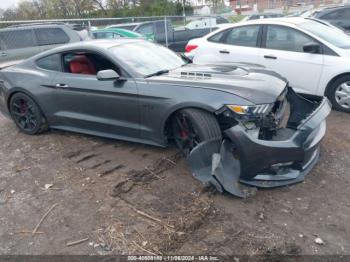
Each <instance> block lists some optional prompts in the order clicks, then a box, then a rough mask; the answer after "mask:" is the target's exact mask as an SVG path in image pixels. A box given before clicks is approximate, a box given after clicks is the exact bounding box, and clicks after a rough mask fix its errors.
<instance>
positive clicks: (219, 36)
mask: <svg viewBox="0 0 350 262" xmlns="http://www.w3.org/2000/svg"><path fill="white" fill-rule="evenodd" d="M226 32H227V31H226V30H225V31H221V32H219V33H217V34H215V35H213V36H212V37H210V38H209V39H208V41H209V42H214V43H220V42H222V38H223V36H224V35H225V33H226Z"/></svg>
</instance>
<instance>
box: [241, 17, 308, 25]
mask: <svg viewBox="0 0 350 262" xmlns="http://www.w3.org/2000/svg"><path fill="white" fill-rule="evenodd" d="M305 21H307V19H305V18H303V17H276V18H265V19H257V20H249V21H244V22H239V23H240V24H266V23H269V24H270V23H271V24H279V23H284V24H293V25H297V24H300V23H303V22H305Z"/></svg>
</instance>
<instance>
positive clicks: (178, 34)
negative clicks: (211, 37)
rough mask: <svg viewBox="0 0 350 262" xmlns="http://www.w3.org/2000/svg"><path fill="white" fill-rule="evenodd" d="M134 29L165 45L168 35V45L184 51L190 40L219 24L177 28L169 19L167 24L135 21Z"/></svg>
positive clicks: (159, 21)
mask: <svg viewBox="0 0 350 262" xmlns="http://www.w3.org/2000/svg"><path fill="white" fill-rule="evenodd" d="M125 26H130V24H120V25H113V26H109V27H108V28H125ZM131 26H134V28H133V29H132V30H133V31H134V32H137V33H140V34H142V35H147V36H153V38H154V41H155V42H157V43H159V44H162V45H165V44H166V37H167V38H168V47H169V48H170V49H171V50H173V51H175V52H184V51H185V46H186V44H187V43H188V41H189V40H191V39H193V38H197V37H201V36H204V35H206V34H208V33H210V32H211V31H213V30H216V29H217V28H218V26H217V25H216V26H213V28H202V29H187V28H182V29H179V30H175V29H174V28H173V26H172V24H171V21H169V20H168V21H167V22H166V24H165V21H164V20H157V21H149V22H143V23H134V24H132V25H131Z"/></svg>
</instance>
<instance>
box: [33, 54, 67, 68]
mask: <svg viewBox="0 0 350 262" xmlns="http://www.w3.org/2000/svg"><path fill="white" fill-rule="evenodd" d="M36 64H37V66H38V67H40V68H43V69H46V70H51V71H61V65H60V64H61V63H60V55H59V54H54V55H50V56H46V57H43V58H40V59H38V60H37V61H36Z"/></svg>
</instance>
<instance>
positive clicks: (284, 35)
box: [186, 17, 350, 112]
mask: <svg viewBox="0 0 350 262" xmlns="http://www.w3.org/2000/svg"><path fill="white" fill-rule="evenodd" d="M186 54H187V56H189V57H191V58H193V60H194V63H197V64H208V63H218V62H220V63H227V62H245V63H254V64H260V65H263V66H265V67H267V68H269V69H272V70H273V71H276V72H277V73H279V74H280V75H282V76H284V77H285V78H287V80H288V81H289V85H290V86H291V87H293V88H294V89H295V90H296V91H297V92H301V93H308V94H312V95H326V96H327V97H328V98H329V99H330V101H331V102H332V104H333V107H334V108H335V109H337V110H341V111H345V112H350V36H348V35H346V34H345V33H343V32H342V31H341V30H338V29H336V28H335V27H333V26H331V25H329V24H328V23H326V22H322V21H319V20H315V19H308V18H300V17H295V18H294V17H290V18H276V19H262V20H253V21H248V22H243V23H237V24H232V25H228V26H225V27H223V28H221V29H219V30H217V31H215V32H212V33H210V34H208V35H206V36H204V37H202V38H197V39H193V40H191V41H190V42H189V43H188V45H187V46H186Z"/></svg>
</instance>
